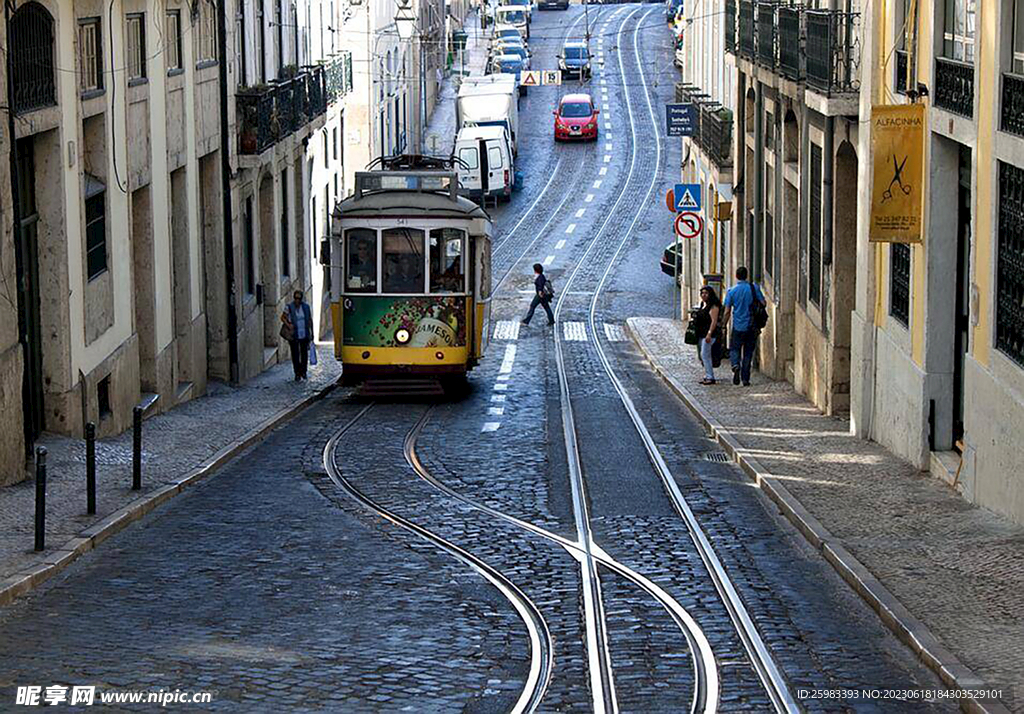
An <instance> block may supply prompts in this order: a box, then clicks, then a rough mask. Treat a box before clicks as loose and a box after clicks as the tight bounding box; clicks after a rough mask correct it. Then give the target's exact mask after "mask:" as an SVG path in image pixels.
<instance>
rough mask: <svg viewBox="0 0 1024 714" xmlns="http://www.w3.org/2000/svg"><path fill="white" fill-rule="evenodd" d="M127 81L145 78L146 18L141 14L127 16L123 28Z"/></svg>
mask: <svg viewBox="0 0 1024 714" xmlns="http://www.w3.org/2000/svg"><path fill="white" fill-rule="evenodd" d="M125 35H126V41H127V50H126V55H127V56H126V60H127V70H128V81H129V82H137V81H139V80H141V79H145V78H146V18H145V15H143V14H142V13H133V14H131V15H128V18H127V26H126V27H125Z"/></svg>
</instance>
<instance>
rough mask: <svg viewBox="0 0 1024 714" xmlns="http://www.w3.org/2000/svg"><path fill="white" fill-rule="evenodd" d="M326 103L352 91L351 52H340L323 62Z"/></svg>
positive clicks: (330, 102) (332, 101)
mask: <svg viewBox="0 0 1024 714" xmlns="http://www.w3.org/2000/svg"><path fill="white" fill-rule="evenodd" d="M324 70H325V72H326V79H327V103H328V104H333V103H334V102H336V101H338V100H339V99H341V98H342V97H344V96H345V95H346V94H348V93H349V92H351V91H352V53H351V52H348V51H347V50H346V51H343V52H340V53H338V54H336V55H334V56H333V57H331V59H329V60H328V61H327V62H325V63H324Z"/></svg>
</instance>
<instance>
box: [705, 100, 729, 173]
mask: <svg viewBox="0 0 1024 714" xmlns="http://www.w3.org/2000/svg"><path fill="white" fill-rule="evenodd" d="M699 123H700V136H699V141H698V144H699V145H700V147H701V148H702V149H703V150H704V153H706V154H707V155H708V158H710V159H711V161H712V162H714V164H715V165H716V166H718V167H719V168H720V169H721V168H728V167H730V166H732V112H731V111H729V110H728V109H725V108H723V107H716V106H712V105H707V104H706V105H704V106H702V107H701V108H700V122H699Z"/></svg>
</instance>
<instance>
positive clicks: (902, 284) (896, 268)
mask: <svg viewBox="0 0 1024 714" xmlns="http://www.w3.org/2000/svg"><path fill="white" fill-rule="evenodd" d="M889 314H890V315H892V316H893V317H895V318H896V319H897V320H898V321H899V322H900V323H902V324H903V326H904V327H909V325H910V246H909V245H907V244H906V243H893V244H892V246H891V247H890V249H889Z"/></svg>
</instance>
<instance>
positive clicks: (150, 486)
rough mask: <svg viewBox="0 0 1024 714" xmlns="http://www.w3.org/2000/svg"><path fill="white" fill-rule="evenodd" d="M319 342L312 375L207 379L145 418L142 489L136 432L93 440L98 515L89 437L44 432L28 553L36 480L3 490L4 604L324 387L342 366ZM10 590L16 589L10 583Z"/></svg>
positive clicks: (287, 366)
mask: <svg viewBox="0 0 1024 714" xmlns="http://www.w3.org/2000/svg"><path fill="white" fill-rule="evenodd" d="M330 350H331V345H320V346H319V354H320V361H319V364H318V365H317V366H315V367H310V370H309V374H310V376H309V380H308V381H306V382H298V383H297V382H295V381H294V379H293V376H292V367H291V363H283V364H279V365H277V366H275V367H273V368H271V369H269V370H267V371H266V372H263V373H262V374H260V375H259V376H257V377H255V378H253V379H252V380H250V381H249V382H247V383H246V384H245V385H243V386H241V387H230V386H228V385H225V384H223V383H220V382H213V381H211V382H210V383H209V386H208V388H207V394H206V395H205V396H203V397H199V398H197V399H194V400H192V401H189V402H187V403H185V404H183V405H181V406H180V407H176V408H174V409H171V410H169V411H167V412H164V413H163V414H159V415H157V416H154V417H152V418H150V419H147V420H146V421H145V422H143V425H142V490H141V491H132V490H131V482H132V433H131V430H129V431H127V432H125V433H124V434H121V435H119V436H116V437H112V438H109V439H102V440H97V442H96V482H97V486H96V505H97V507H96V515H93V516H88V515H86V513H85V510H86V502H85V498H86V494H85V442H84V441H83V440H81V439H71V438H68V437H63V436H56V435H53V434H44V435H43V437H42V438H41V439H40V440H39V441H38V442H37V444H38V445H39V446H45V447H46V449H47V452H48V453H47V482H46V483H47V488H46V546H47V550H46V551H44V552H42V553H36V552H34V551H33V533H34V525H33V523H34V521H33V517H34V513H35V484H34V481H33V479H28V480H26V481H23V482H21V483H20V484H16V485H13V486H7V487H4V488H0V605H3V604H4V603H5V600H6V599H8V598H10V597H11V595H13V594H14V592H15V591H17V594H22V593H23V592H24V591H25V590H27V589H30V588H31V587H34V586H35V585H36V584H38V582H41V581H42V580H44V579H46V578H48V577H51V576H52V575H54V574H55V573H56V572H57V571H59V570H60V569H62V568H64V567H66V566H67V565H68V564H70V563H71V562H72V561H73V560H74V559H75V558H76V557H77V556H78V555H80V554H81V553H83V552H86V551H87V550H89V549H91V548H92V547H93V546H94V545H95V544H97V543H98V542H99V541H100V540H102V539H103V538H105V537H106V536H107V535H109V534H111V533H112V532H114V531H116V530H119V529H120V528H121V527H123V526H124V525H126V524H127V523H129V522H131V521H132V520H134V519H136V518H138V517H139V516H141V515H142V514H144V513H145V512H147V511H148V510H150V509H152V508H153V507H154V506H156V505H157V504H159V503H161V502H162V501H163V500H166V499H167V498H170V497H172V496H174V495H175V494H176V493H177V492H178V491H180V490H181V488H183V487H184V486H185V485H188V483H191V482H192V481H194V480H198V479H199V478H202V477H203V476H205V475H207V474H208V473H209V472H211V471H212V470H213V469H214V468H216V466H219V465H220V464H221V463H222V462H223V461H225V460H226V459H227V458H230V457H231V456H233V455H234V454H235V453H238V451H240V450H242V449H244V448H247V447H248V446H249V445H250V444H252V443H255V442H256V441H258V440H259V439H261V438H262V436H263V432H264V430H265V429H267V428H268V427H270V426H272V425H276V424H277V423H280V422H282V421H284V420H285V419H287V418H288V417H290V416H291V415H293V414H294V413H295V412H296V411H297V410H298V409H300V408H301V407H302V406H304V405H305V404H307V403H309V402H310V401H312V400H314V399H316V398H317V397H318V396H319V395H320V394H321V393H323V392H324V390H326V389H328V388H330V387H331V386H332V385H333V384H334V383H335V382H336V381H337V379H338V377H339V376H340V375H341V364H340V363H338V362H337V361H336V360H335V359H334V357H333V355H331V354H330ZM11 588H13V589H14V590H11Z"/></svg>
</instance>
